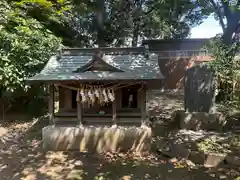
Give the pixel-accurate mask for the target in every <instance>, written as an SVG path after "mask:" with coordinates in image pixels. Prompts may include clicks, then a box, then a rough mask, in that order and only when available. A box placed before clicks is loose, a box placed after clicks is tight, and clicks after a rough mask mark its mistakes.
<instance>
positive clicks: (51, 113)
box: [48, 84, 55, 125]
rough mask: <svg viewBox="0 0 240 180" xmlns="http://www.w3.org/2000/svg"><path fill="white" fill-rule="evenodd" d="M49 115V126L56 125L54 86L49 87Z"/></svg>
mask: <svg viewBox="0 0 240 180" xmlns="http://www.w3.org/2000/svg"><path fill="white" fill-rule="evenodd" d="M48 113H49V124H51V125H53V124H55V123H54V85H53V84H51V85H49V99H48Z"/></svg>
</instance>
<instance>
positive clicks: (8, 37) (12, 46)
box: [0, 1, 60, 92]
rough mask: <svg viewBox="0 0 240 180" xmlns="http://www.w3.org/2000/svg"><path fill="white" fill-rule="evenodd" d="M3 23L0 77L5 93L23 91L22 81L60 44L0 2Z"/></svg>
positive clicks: (32, 73)
mask: <svg viewBox="0 0 240 180" xmlns="http://www.w3.org/2000/svg"><path fill="white" fill-rule="evenodd" d="M1 5H4V6H0V8H1V9H0V11H1V12H2V13H3V14H2V17H3V20H4V21H5V23H3V24H1V26H0V50H1V51H0V77H1V78H2V80H1V86H2V88H3V89H5V91H10V92H14V91H15V90H17V89H19V88H20V89H24V90H26V89H27V86H26V84H25V83H24V80H25V79H26V78H27V77H29V76H32V75H34V74H36V73H37V72H39V71H40V70H41V69H42V68H43V66H44V64H45V63H46V62H47V60H48V59H49V57H50V56H51V55H52V54H53V53H55V52H56V49H57V48H58V47H59V43H60V40H59V38H56V37H55V36H54V35H53V34H52V33H51V32H50V31H48V30H46V29H45V28H44V27H43V26H42V25H41V24H40V23H39V22H38V21H36V20H35V19H32V18H24V17H22V15H21V13H22V12H21V11H19V9H15V8H13V7H11V5H10V4H8V3H6V2H5V1H3V2H1ZM6 9H7V11H6Z"/></svg>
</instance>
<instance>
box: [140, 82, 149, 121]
mask: <svg viewBox="0 0 240 180" xmlns="http://www.w3.org/2000/svg"><path fill="white" fill-rule="evenodd" d="M146 92H147V88H146V86H145V85H143V87H142V89H141V91H140V93H141V95H140V97H141V99H140V102H141V123H142V125H145V123H146V121H147V108H146V106H147V104H146V103H147V102H146Z"/></svg>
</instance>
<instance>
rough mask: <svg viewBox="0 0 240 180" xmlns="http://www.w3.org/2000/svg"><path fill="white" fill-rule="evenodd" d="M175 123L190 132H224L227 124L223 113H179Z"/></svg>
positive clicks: (176, 115)
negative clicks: (223, 129)
mask: <svg viewBox="0 0 240 180" xmlns="http://www.w3.org/2000/svg"><path fill="white" fill-rule="evenodd" d="M175 121H177V122H178V123H179V125H180V128H181V129H188V130H194V131H197V130H213V131H214V130H216V131H219V130H222V128H223V127H224V125H225V124H226V118H225V116H224V115H223V114H222V113H214V114H209V113H204V112H191V113H188V112H185V111H177V112H176V114H175Z"/></svg>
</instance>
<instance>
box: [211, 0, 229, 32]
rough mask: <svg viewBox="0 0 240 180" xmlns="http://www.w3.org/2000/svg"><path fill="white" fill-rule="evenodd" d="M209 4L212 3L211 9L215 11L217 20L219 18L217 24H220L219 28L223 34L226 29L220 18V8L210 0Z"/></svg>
mask: <svg viewBox="0 0 240 180" xmlns="http://www.w3.org/2000/svg"><path fill="white" fill-rule="evenodd" d="M210 2H211V3H212V5H213V8H214V10H215V13H216V14H217V16H218V18H219V24H220V26H221V27H222V30H223V32H225V30H226V27H225V24H224V22H223V17H222V16H221V11H220V6H219V5H217V4H216V3H215V2H214V0H210Z"/></svg>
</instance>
